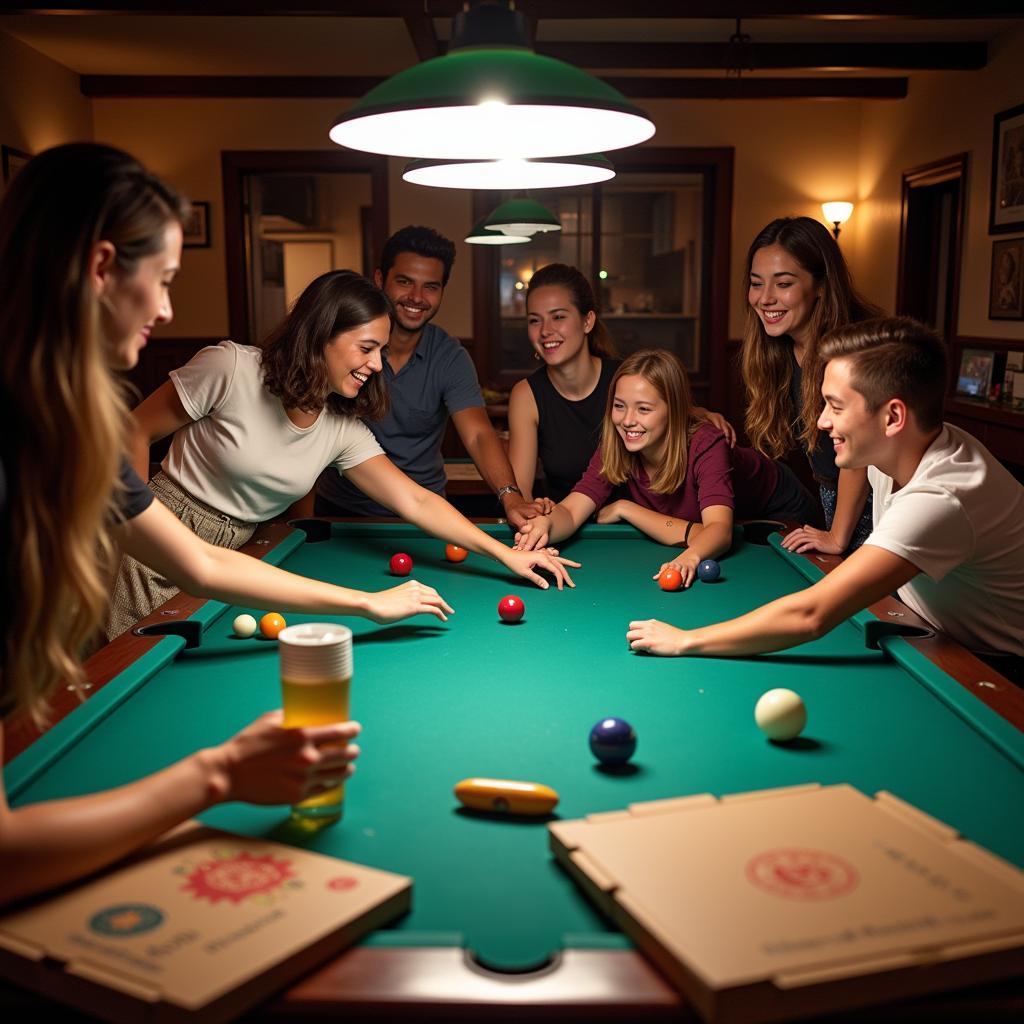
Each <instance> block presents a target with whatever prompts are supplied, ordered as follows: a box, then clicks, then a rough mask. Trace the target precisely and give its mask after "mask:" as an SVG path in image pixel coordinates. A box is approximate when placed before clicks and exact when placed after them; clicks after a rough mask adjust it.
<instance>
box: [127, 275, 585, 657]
mask: <svg viewBox="0 0 1024 1024" xmlns="http://www.w3.org/2000/svg"><path fill="white" fill-rule="evenodd" d="M392 315H393V311H392V307H391V301H390V300H389V299H388V297H387V296H386V295H385V294H384V292H383V291H381V289H379V288H378V287H377V286H376V285H374V284H373V283H372V282H371V281H369V280H367V279H366V278H365V277H363V276H362V275H361V274H357V273H355V272H354V271H351V270H332V271H329V272H328V273H326V274H322V275H321V276H320V277H318V278H317V279H316V280H314V281H313V282H312V283H311V284H309V285H308V286H307V287H306V289H305V291H303V293H302V294H301V295H300V296H299V298H298V299H297V300H296V302H295V305H294V306H293V307H292V310H291V312H290V313H289V314H288V316H287V317H286V318H285V320H284V321H283V322H282V323H281V324H280V326H279V327H277V328H276V330H275V331H274V332H273V333H272V334H271V336H270V337H269V338H268V339H267V341H266V343H265V345H264V346H263V348H262V349H258V348H255V347H253V346H250V345H237V344H235V343H234V342H232V341H223V342H221V343H220V344H219V345H214V346H211V347H209V348H205V349H203V350H202V351H201V352H199V353H198V354H197V355H196V356H195V357H194V358H193V359H192V360H191V361H190V362H189V363H188V364H186V365H185V366H183V367H181V368H180V369H178V370H175V371H173V372H172V373H171V375H170V380H168V381H167V382H166V383H165V384H163V385H162V386H161V387H159V388H158V389H157V390H156V391H154V392H153V394H152V395H150V396H149V398H147V399H146V400H145V401H144V402H142V403H141V404H140V405H139V407H138V408H137V409H136V410H135V412H134V416H133V419H134V424H135V436H134V445H133V459H134V463H135V468H136V470H137V471H138V472H139V474H140V475H143V474H144V473H145V472H146V470H147V469H148V464H149V449H150V445H151V444H153V442H155V441H159V440H160V439H161V438H163V437H167V436H168V435H169V434H174V440H173V441H172V442H171V447H170V451H169V452H168V453H167V457H166V458H165V459H164V461H163V463H162V466H161V470H160V472H159V473H157V474H156V475H155V476H154V477H153V479H152V480H151V481H150V487H151V488H152V489H153V490H154V491H155V492H156V495H157V497H158V498H159V499H160V500H161V501H162V502H164V504H166V505H167V506H168V507H169V508H170V509H171V510H172V511H173V512H174V513H175V515H177V516H178V518H179V519H181V520H182V521H183V522H184V523H186V524H187V525H188V526H189V528H190V529H192V530H193V531H194V532H196V533H198V534H199V536H201V537H203V538H204V539H205V540H207V541H209V542H210V543H211V544H216V545H218V546H221V547H229V548H238V547H240V546H241V545H242V544H244V543H245V542H246V541H247V540H248V539H249V538H250V537H251V536H252V533H253V531H254V530H255V529H256V527H257V526H258V525H259V524H260V523H261V522H265V521H266V520H268V519H273V518H274V517H275V516H278V515H280V514H281V513H282V512H284V511H285V510H286V509H287V508H288V507H289V506H290V505H291V504H292V503H293V502H295V501H296V500H298V499H299V498H302V497H304V496H305V495H306V494H308V493H309V492H310V491H311V490H312V488H313V485H314V484H315V483H316V479H317V477H318V476H319V475H320V473H321V472H322V471H323V470H324V469H329V468H331V467H333V468H334V469H336V470H337V471H338V472H340V473H342V474H344V475H345V476H346V477H348V478H349V479H350V480H352V482H353V483H355V484H356V486H357V487H359V489H360V490H362V491H363V492H364V493H365V494H368V495H370V497H372V498H373V499H374V500H375V501H378V502H379V503H380V504H382V505H384V506H385V507H386V508H389V509H392V510H393V511H394V512H396V513H397V514H398V515H400V516H401V517H402V518H403V519H406V520H407V521H409V522H412V523H415V524H416V525H417V526H419V527H421V528H422V529H424V530H425V531H427V532H428V533H432V534H434V535H435V536H439V537H443V538H444V539H445V540H450V541H453V542H454V543H456V544H459V545H461V546H462V547H465V548H467V549H468V550H470V551H476V552H478V553H479V554H485V555H488V556H490V557H491V558H494V559H495V560H497V561H500V562H502V563H503V564H504V565H506V566H507V567H508V568H510V569H512V570H513V571H515V572H518V573H519V574H520V575H523V576H526V577H527V578H528V579H531V580H533V581H534V582H540V581H541V578H540V577H539V576H537V575H536V573H534V572H533V566H534V565H539V566H541V567H542V568H545V569H547V570H548V571H550V572H551V573H552V574H553V575H554V576H555V578H556V580H558V582H559V585H561V583H562V581H563V580H564V578H565V572H564V569H563V568H562V565H561V563H560V561H559V560H558V559H557V558H555V557H554V556H552V555H550V554H549V553H547V552H543V553H538V554H535V555H533V556H532V557H524V553H523V552H518V551H514V550H512V549H511V548H508V547H506V546H505V545H503V544H501V543H500V542H498V541H497V540H495V539H494V538H493V537H489V536H487V535H486V534H485V533H483V532H482V531H481V530H479V529H477V528H476V527H475V526H473V524H472V523H470V522H469V520H467V519H465V518H464V517H463V516H462V515H461V514H460V513H459V512H458V511H456V510H455V509H454V508H453V507H452V506H451V505H449V504H448V502H447V501H445V500H444V498H442V497H441V496H440V495H436V494H433V493H432V492H429V491H426V490H425V489H424V488H422V487H420V486H419V485H418V484H416V483H415V482H414V481H412V480H411V479H410V478H409V477H407V476H406V475H405V474H404V473H402V472H401V471H400V470H399V469H398V468H397V467H396V466H395V465H394V464H393V463H392V462H391V461H390V460H389V459H388V458H387V456H386V455H385V454H384V451H383V449H382V448H381V446H380V444H379V443H378V442H377V440H376V438H374V436H373V434H372V433H371V432H370V430H369V428H368V427H367V426H366V425H365V424H364V423H363V422H362V419H361V418H360V417H368V418H371V419H379V418H380V417H381V416H383V415H384V414H385V413H386V412H387V408H388V401H387V392H386V390H385V386H384V379H383V376H382V375H381V372H380V371H381V369H382V366H381V359H382V351H383V348H384V346H385V345H386V344H387V342H388V336H389V334H390V331H391V321H392ZM403 586H404V587H406V588H407V587H409V584H404V585H403ZM415 586H416V587H418V586H419V584H416V585H415ZM426 589H428V590H429V588H426ZM402 591H403V587H398V588H394V590H388V591H382V592H380V593H377V594H361V595H360V599H359V601H358V602H356V606H355V607H354V608H353V609H352V610H351V612H350V614H356V615H364V616H366V617H368V618H373V619H378V620H379V619H380V617H381V615H382V614H383V613H384V612H385V610H386V609H388V608H389V607H390V606H391V605H392V604H393V603H394V599H395V596H394V595H395V593H396V592H402ZM176 592H177V590H176V588H175V586H174V584H173V583H171V582H170V581H169V580H167V579H165V578H163V577H162V576H161V575H160V574H159V573H157V572H153V571H152V570H150V569H148V568H147V567H146V566H144V565H140V564H139V563H138V562H135V561H134V560H132V559H128V558H126V559H124V560H123V561H122V564H121V569H120V572H119V573H118V579H117V585H116V587H115V591H114V598H113V602H112V605H113V612H112V615H111V619H110V622H109V624H108V628H107V636H108V638H110V639H113V638H114V637H116V636H118V635H120V634H121V633H123V632H124V631H125V630H126V629H128V628H129V627H130V626H131V625H132V624H133V623H135V622H137V621H138V620H139V619H140V618H143V617H144V616H146V615H148V614H149V613H150V612H151V611H153V609H154V608H156V607H157V606H158V605H160V604H163V602H164V601H166V600H168V599H169V598H170V597H172V596H173V595H174V594H175V593H176ZM429 599H430V600H432V601H434V602H435V603H439V604H440V605H441V606H443V607H444V608H445V610H448V611H450V610H451V609H449V608H448V606H447V605H444V603H443V601H441V599H440V598H439V597H437V596H436V593H435V592H433V591H431V592H430V597H429ZM418 610H425V609H422V608H418V607H417V608H416V609H414V610H409V611H406V612H405V614H416V611H418ZM393 617H394V616H393V615H392V616H389V618H393Z"/></svg>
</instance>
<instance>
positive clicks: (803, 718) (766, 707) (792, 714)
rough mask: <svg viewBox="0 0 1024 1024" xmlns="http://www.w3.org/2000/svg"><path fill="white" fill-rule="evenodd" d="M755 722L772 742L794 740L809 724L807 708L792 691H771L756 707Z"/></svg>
mask: <svg viewBox="0 0 1024 1024" xmlns="http://www.w3.org/2000/svg"><path fill="white" fill-rule="evenodd" d="M754 721H755V722H757V727H758V729H760V730H761V732H763V733H764V734H765V736H767V737H768V739H770V740H792V739H795V738H796V737H797V736H799V735H800V733H801V732H803V728H804V726H805V725H806V724H807V708H805V707H804V702H803V701H802V700H801V699H800V694H798V693H794V692H793V691H792V690H783V689H778V690H769V691H768V692H767V693H764V694H762V695H761V698H760V699H759V700H758V702H757V704H756V705H755V706H754Z"/></svg>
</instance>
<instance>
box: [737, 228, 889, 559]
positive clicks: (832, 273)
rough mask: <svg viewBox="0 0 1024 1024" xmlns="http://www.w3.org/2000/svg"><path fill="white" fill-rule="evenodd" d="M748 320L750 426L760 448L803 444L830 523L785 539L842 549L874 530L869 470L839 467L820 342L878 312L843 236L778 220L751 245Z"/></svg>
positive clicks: (772, 452) (744, 362)
mask: <svg viewBox="0 0 1024 1024" xmlns="http://www.w3.org/2000/svg"><path fill="white" fill-rule="evenodd" d="M745 280H746V284H747V322H746V327H745V328H744V332H743V347H742V350H741V356H740V360H741V367H742V373H743V383H744V385H745V387H746V390H747V399H748V400H747V413H746V429H747V436H748V437H749V438H750V443H751V445H753V447H754V448H755V449H756V450H757V451H759V452H761V454H762V455H767V456H768V457H769V458H772V459H779V458H782V457H783V456H785V455H786V454H787V453H788V452H790V451H792V450H793V449H795V448H797V447H799V448H802V449H803V450H804V451H805V452H806V453H807V458H808V460H809V461H810V464H811V470H812V472H813V473H814V478H815V480H816V481H817V483H818V487H819V491H820V495H821V502H822V508H823V510H824V521H825V529H824V530H820V529H818V528H816V527H814V526H811V525H804V526H803V527H802V528H801V529H799V530H794V531H793V532H792V533H790V534H789V535H788V536H787V537H786V539H785V541H784V542H783V543H784V546H785V547H787V548H789V549H790V550H792V551H824V552H827V553H829V554H840V553H842V552H844V551H848V550H849V551H852V550H854V549H855V548H857V547H859V546H860V545H861V544H862V543H863V542H864V540H865V538H866V537H867V535H868V534H869V533H870V532H871V503H870V500H869V498H870V495H869V493H868V492H869V487H868V482H867V472H866V471H865V470H863V469H855V470H848V469H844V470H842V471H840V470H839V469H837V468H836V461H835V454H834V452H833V451H832V443H831V441H830V440H829V438H828V436H827V435H826V434H824V433H822V432H820V431H819V430H818V426H817V424H818V416H819V415H820V413H821V410H822V407H823V405H824V400H823V399H822V397H821V383H822V378H823V377H824V373H825V364H824V361H823V360H822V358H821V356H820V354H819V344H820V342H821V339H822V338H823V337H824V336H825V335H826V334H827V333H828V332H829V331H831V330H834V329H835V328H837V327H843V326H845V325H846V324H849V323H854V322H857V321H860V320H867V319H870V318H872V317H876V316H881V315H882V312H881V310H879V309H878V308H877V307H875V306H873V305H872V304H871V303H870V302H868V301H867V300H866V299H864V298H863V297H862V296H860V295H859V294H858V293H857V292H856V291H855V290H854V287H853V282H852V280H851V277H850V270H849V267H847V265H846V260H845V259H844V258H843V254H842V251H841V250H840V248H839V245H838V243H837V242H836V240H835V239H834V238H833V237H832V233H831V232H830V231H829V230H828V228H826V227H825V225H824V224H821V223H819V222H818V221H816V220H814V219H812V218H811V217H780V218H778V219H777V220H773V221H772V222H771V223H770V224H768V225H767V226H766V227H765V228H764V229H763V230H762V231H761V232H760V233H759V234H758V236H757V237H756V238H755V239H754V241H753V242H752V243H751V246H750V249H749V250H748V252H747V263H746V278H745Z"/></svg>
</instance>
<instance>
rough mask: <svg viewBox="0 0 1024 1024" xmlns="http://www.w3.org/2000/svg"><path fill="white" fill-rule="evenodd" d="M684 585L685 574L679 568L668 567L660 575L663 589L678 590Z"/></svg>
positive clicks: (659, 584) (660, 583)
mask: <svg viewBox="0 0 1024 1024" xmlns="http://www.w3.org/2000/svg"><path fill="white" fill-rule="evenodd" d="M682 585H683V576H682V573H680V572H679V570H678V569H666V570H665V571H664V572H663V573H662V574H661V575H660V576H659V577H658V586H659V587H661V589H662V590H678V589H679V588H680V587H681V586H682Z"/></svg>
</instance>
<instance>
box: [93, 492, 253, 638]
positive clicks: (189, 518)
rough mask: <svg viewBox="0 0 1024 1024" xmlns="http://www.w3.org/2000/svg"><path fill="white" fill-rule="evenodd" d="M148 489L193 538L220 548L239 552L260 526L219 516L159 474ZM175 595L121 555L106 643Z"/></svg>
mask: <svg viewBox="0 0 1024 1024" xmlns="http://www.w3.org/2000/svg"><path fill="white" fill-rule="evenodd" d="M149 487H150V490H151V491H152V492H153V493H154V494H155V495H156V496H157V499H158V500H159V501H162V502H163V503H164V504H165V505H166V506H167V507H168V508H169V509H170V510H171V511H172V512H173V513H174V514H175V515H176V516H177V517H178V518H179V519H180V520H181V521H182V522H183V523H184V524H185V525H186V526H187V527H188V528H189V529H190V530H191V531H192V532H193V533H194V534H197V535H198V536H199V537H202V539H203V540H205V541H209V542H210V543H211V544H214V545H216V546H217V547H219V548H234V549H237V548H240V547H241V546H242V545H243V544H245V543H246V542H247V541H248V540H249V538H250V537H251V536H252V535H253V533H254V532H255V530H256V527H257V525H259V524H257V523H244V522H242V520H241V519H233V518H232V517H231V516H228V515H225V514H224V513H223V512H218V511H217V510H216V509H215V508H212V507H211V506H209V505H206V504H204V503H203V502H201V501H200V500H199V499H198V498H193V497H192V495H191V494H189V493H188V492H187V491H184V490H182V488H180V487H179V486H178V485H177V484H176V483H174V482H173V481H172V480H170V479H168V477H166V476H165V475H164V474H163V473H162V472H160V473H157V474H156V476H154V477H153V479H152V480H150V481H149ZM177 593H178V588H177V587H176V586H175V585H174V584H173V583H172V582H171V581H170V580H169V579H167V578H165V577H164V576H161V575H160V574H159V573H158V572H156V571H155V570H153V569H150V568H149V566H146V565H143V564H142V563H141V562H137V561H136V560H135V559H134V558H130V557H129V556H128V555H124V556H123V557H122V558H121V564H120V566H119V567H118V571H117V579H116V581H115V583H114V591H113V594H112V595H111V599H110V615H109V617H108V620H107V623H106V625H105V626H104V633H105V634H106V637H107V640H113V639H114V637H117V636H120V635H121V634H122V633H123V632H125V630H128V629H130V628H131V627H132V626H134V625H135V623H136V622H138V621H139V619H144V618H145V617H146V616H147V615H149V613H150V612H152V611H153V610H154V609H155V608H159V607H160V605H162V604H163V603H164V601H167V600H169V599H170V598H172V597H174V595H175V594H177Z"/></svg>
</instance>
